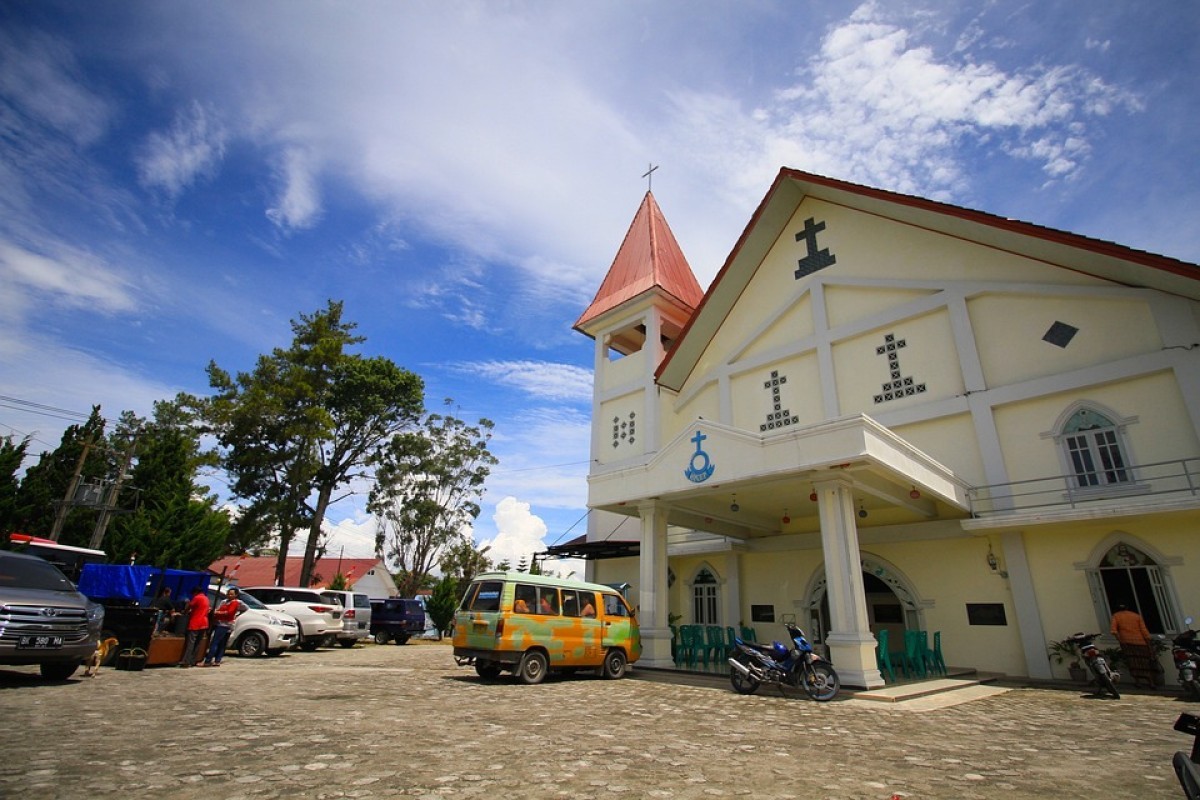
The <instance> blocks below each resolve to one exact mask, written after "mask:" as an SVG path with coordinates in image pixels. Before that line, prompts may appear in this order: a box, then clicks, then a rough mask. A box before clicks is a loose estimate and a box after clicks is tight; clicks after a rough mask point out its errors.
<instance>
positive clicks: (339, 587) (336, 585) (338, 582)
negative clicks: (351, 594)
mask: <svg viewBox="0 0 1200 800" xmlns="http://www.w3.org/2000/svg"><path fill="white" fill-rule="evenodd" d="M327 588H328V589H330V590H332V591H335V592H344V591H346V590H348V589H349V588H350V582H349V581H347V580H346V576H345V575H343V574H342V573H340V572H339V573H338V574H337V575H334V576H333V580H331V581H330V582H329V586H328V587H327Z"/></svg>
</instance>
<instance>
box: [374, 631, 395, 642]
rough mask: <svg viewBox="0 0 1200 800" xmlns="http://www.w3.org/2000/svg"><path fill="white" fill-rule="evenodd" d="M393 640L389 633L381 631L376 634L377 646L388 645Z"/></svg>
mask: <svg viewBox="0 0 1200 800" xmlns="http://www.w3.org/2000/svg"><path fill="white" fill-rule="evenodd" d="M391 640H392V635H391V634H390V633H388V632H387V631H379V632H378V633H376V634H375V644H387V643H388V642H390V641H391Z"/></svg>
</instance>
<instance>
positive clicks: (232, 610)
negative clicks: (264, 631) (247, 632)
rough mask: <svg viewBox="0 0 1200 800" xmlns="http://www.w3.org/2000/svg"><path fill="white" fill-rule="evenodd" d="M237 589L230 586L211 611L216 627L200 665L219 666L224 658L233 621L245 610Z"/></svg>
mask: <svg viewBox="0 0 1200 800" xmlns="http://www.w3.org/2000/svg"><path fill="white" fill-rule="evenodd" d="M238 594H239V592H238V590H237V589H236V588H235V587H233V586H231V587H229V591H227V592H226V593H225V601H224V602H223V603H221V605H219V606H217V610H216V611H214V612H213V619H214V620H215V622H216V627H214V628H213V632H212V640H211V641H210V642H209V643H208V653H207V654H206V655H205V656H204V663H203V664H201V665H200V666H202V667H219V666H221V660H222V659H223V658H225V647H226V646H227V645H228V644H229V634H230V633H232V632H233V623H234V620H236V619H237V617H238V615H239V614H241V613H242V612H243V611H245V610H246V604H245V603H243V602H242V601H241V600H239V599H238Z"/></svg>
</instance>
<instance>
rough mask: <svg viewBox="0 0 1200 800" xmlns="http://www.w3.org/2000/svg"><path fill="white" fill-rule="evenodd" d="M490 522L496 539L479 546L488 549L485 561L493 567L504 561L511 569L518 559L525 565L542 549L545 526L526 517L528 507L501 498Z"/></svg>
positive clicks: (537, 520) (506, 498)
mask: <svg viewBox="0 0 1200 800" xmlns="http://www.w3.org/2000/svg"><path fill="white" fill-rule="evenodd" d="M492 522H493V523H495V525H496V537H495V538H494V539H486V540H483V541H481V542H479V546H480V547H485V546H486V547H489V548H491V549H490V550H489V551H488V557H489V558H490V559H492V561H493V563H498V562H500V561H508V563H509V564H510V565H511V566H512V567H513V568H514V569H515V568H516V567H517V565H518V564H519V563H520V562H521V560H522V559H524V561H525V564H526V565H528V564H529V563H530V561H531V556H532V555H533V554H534V553H537V552H540V551H541V550H544V549H545V548H546V541H545V539H546V523H545V522H543V521H542V519H541V517H539V516H537V515H536V514H531V513H530V511H529V503H522V502H520V501H519V500H517V498H515V497H512V496H509V497H505V498H504V499H503V500H501V501H500V502H499V503H497V504H496V513H495V514H493V515H492Z"/></svg>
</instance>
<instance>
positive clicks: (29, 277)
mask: <svg viewBox="0 0 1200 800" xmlns="http://www.w3.org/2000/svg"><path fill="white" fill-rule="evenodd" d="M49 246H50V247H52V249H53V252H52V253H49V254H45V255H43V254H38V253H33V252H30V251H29V250H26V249H25V248H23V247H20V246H18V245H16V244H14V243H12V242H9V241H5V240H3V239H0V287H3V289H4V291H3V292H0V294H3V295H4V297H5V300H3V301H0V302H2V303H3V304H4V307H5V309H6V310H7V311H11V312H14V313H15V312H16V311H17V309H16V308H10V307H9V306H10V304H11V303H13V302H14V300H15V299H16V298H24V299H25V302H22V303H21V305H25V304H26V303H29V304H33V303H38V302H40V303H49V304H52V305H58V306H66V307H71V308H86V309H89V310H93V311H101V312H105V313H112V312H121V311H130V310H133V309H134V308H135V307H136V306H137V303H136V301H135V300H134V296H133V293H132V291H131V289H130V287H129V286H127V285H126V281H125V280H124V278H123V277H122V276H121V275H120V273H119V272H118V271H117V270H115V269H113V268H112V267H110V266H109V265H107V264H105V263H104V261H103V260H102V259H101V258H98V257H96V256H95V255H93V254H91V253H88V252H86V251H83V250H80V249H78V248H73V247H70V246H67V245H65V244H62V243H53V244H52V245H49ZM8 319H9V320H10V322H11V320H12V317H9V318H8Z"/></svg>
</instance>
